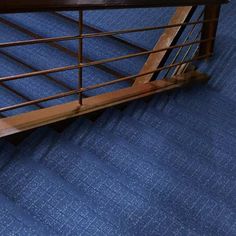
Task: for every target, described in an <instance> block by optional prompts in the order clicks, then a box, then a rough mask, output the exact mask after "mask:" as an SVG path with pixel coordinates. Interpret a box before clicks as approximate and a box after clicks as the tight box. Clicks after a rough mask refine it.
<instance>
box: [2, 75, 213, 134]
mask: <svg viewBox="0 0 236 236" xmlns="http://www.w3.org/2000/svg"><path fill="white" fill-rule="evenodd" d="M208 79H209V77H208V76H207V75H206V74H201V73H199V72H197V71H192V72H189V73H186V74H182V75H178V76H176V77H173V78H172V79H170V80H165V79H164V80H156V81H152V82H149V83H146V84H140V85H138V86H135V87H129V88H125V89H120V90H117V91H115V92H110V93H104V94H101V95H97V96H93V97H90V98H85V99H84V100H83V106H80V105H79V103H78V101H74V102H70V103H65V104H61V105H57V106H53V107H49V108H44V109H40V110H36V111H32V112H27V113H23V114H20V115H16V116H13V117H8V118H3V119H0V138H1V137H5V136H9V135H12V134H17V133H20V132H23V131H26V130H30V129H34V128H37V127H40V126H44V125H47V124H52V123H55V122H58V121H62V120H66V119H68V118H72V117H78V116H82V115H85V114H88V113H91V112H95V111H99V110H103V109H105V108H108V107H112V106H115V105H119V104H123V103H126V102H129V101H132V100H135V99H139V98H143V97H146V96H150V95H152V94H156V93H160V92H163V91H167V90H171V89H174V88H179V87H183V86H186V85H189V84H191V83H199V82H202V81H208Z"/></svg>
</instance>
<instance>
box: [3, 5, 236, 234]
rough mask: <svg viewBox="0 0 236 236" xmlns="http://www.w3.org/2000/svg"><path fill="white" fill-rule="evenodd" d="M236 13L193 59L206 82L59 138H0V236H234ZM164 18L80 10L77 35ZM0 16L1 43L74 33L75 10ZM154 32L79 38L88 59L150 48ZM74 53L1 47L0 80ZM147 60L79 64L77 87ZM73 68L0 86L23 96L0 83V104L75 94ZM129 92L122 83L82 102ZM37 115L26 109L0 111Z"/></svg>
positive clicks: (153, 12) (225, 16) (68, 46)
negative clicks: (210, 52)
mask: <svg viewBox="0 0 236 236" xmlns="http://www.w3.org/2000/svg"><path fill="white" fill-rule="evenodd" d="M235 8H236V2H231V3H230V4H228V5H227V6H224V7H223V9H222V16H221V20H220V25H219V31H218V39H217V42H216V53H215V57H213V58H212V59H211V60H209V61H208V62H203V63H200V64H198V67H199V69H201V70H202V71H204V72H207V73H209V74H210V75H211V76H212V79H211V80H210V82H209V83H208V84H207V85H205V86H202V87H198V88H194V89H189V90H178V91H175V92H172V93H168V94H162V95H157V96H154V97H153V98H152V99H151V100H150V101H146V102H144V101H136V102H132V103H131V104H129V105H128V106H127V107H126V108H125V109H122V110H120V109H115V108H112V109H108V110H106V111H105V112H104V113H103V114H102V115H100V116H99V117H98V118H97V119H96V120H95V121H94V120H93V121H92V120H89V119H86V118H80V119H78V120H77V121H75V122H73V123H72V124H71V125H70V126H69V127H68V128H67V129H66V130H64V131H63V132H61V133H59V132H57V131H56V130H54V129H52V128H48V127H44V128H40V129H38V130H36V131H34V132H33V133H32V134H31V135H29V136H28V137H27V138H26V139H25V140H24V141H23V142H21V143H20V144H18V145H13V144H10V143H9V141H7V140H4V139H2V140H0V235H4V236H5V235H42V236H43V235H109V236H110V235H122V236H123V235H124V236H126V235H127V236H128V235H135V236H136V235H138V236H139V235H140V236H141V235H147V236H151V235H153V236H156V235H160V236H162V235H167V236H169V235H180V236H184V235H189V236H190V235H191V236H192V235H209V236H223V235H229V236H233V235H236V154H235V153H236V121H235V115H236V104H235V101H236V93H235V88H236V84H235V78H236V74H235V72H236V70H235V55H236V54H235V51H236V44H235V40H236V30H235V27H234V26H235V22H236V21H235V20H236V15H235ZM173 12H174V9H172V8H169V9H148V10H147V9H145V10H144V9H135V10H109V11H88V12H86V13H85V26H84V30H85V31H86V32H88V33H89V32H95V31H96V30H103V31H111V30H118V29H122V28H132V27H145V26H151V25H156V24H165V23H166V22H168V19H169V18H170V16H171V14H173ZM0 17H1V19H3V20H1V23H0V30H1V32H2V34H1V39H0V41H1V42H5V41H14V40H25V39H30V38H32V37H33V38H34V37H35V38H37V37H40V36H43V37H52V36H59V35H70V34H72V35H73V34H76V32H77V29H78V28H77V27H78V26H77V25H76V24H77V22H76V21H77V19H78V13H77V12H58V13H37V14H35V13H34V14H10V15H1V16H0ZM137 17H139V19H140V21H137ZM118 19H119V20H118ZM4 22H5V23H4ZM6 22H8V23H9V22H10V23H11V27H9V26H8V24H6ZM137 24H138V25H137ZM14 25H17V26H20V27H18V28H17V29H16V27H14ZM29 31H32V32H33V34H31V35H29V34H28V32H29ZM160 34H161V32H158V33H157V32H149V33H148V34H144V33H141V34H136V33H135V34H127V35H122V36H119V38H111V37H105V38H97V39H94V40H88V41H87V42H86V44H85V54H86V58H87V59H89V60H101V59H104V58H108V57H115V56H121V55H125V54H127V53H134V52H139V51H140V50H141V49H140V48H146V49H150V48H152V47H153V45H154V44H155V42H156V39H157V37H158V36H159V35H160ZM123 40H126V41H128V42H130V43H133V44H134V46H131V45H129V46H127V45H126V44H125V43H124V42H123ZM77 47H78V45H77V43H76V42H70V41H68V42H66V43H65V42H64V43H58V44H57V45H56V46H55V45H46V44H45V45H44V44H42V45H40V46H37V47H36V46H27V47H25V50H22V49H21V48H18V47H16V48H14V49H1V50H0V54H1V56H0V65H1V70H0V76H1V77H4V76H9V75H12V74H19V73H27V72H30V71H33V70H42V69H48V68H52V67H55V66H57V67H60V66H65V65H70V64H76V63H77V57H76V49H77ZM170 58H172V59H173V56H171V57H170ZM145 59H146V58H145V57H139V58H135V59H132V60H125V61H120V62H115V63H109V64H106V65H105V66H106V68H105V70H104V68H101V67H91V68H88V69H86V70H85V72H84V78H85V79H84V85H85V86H89V85H94V84H96V83H101V82H106V81H110V80H112V79H115V78H116V77H119V76H121V75H122V76H127V75H129V74H134V73H137V72H138V71H139V70H140V68H141V67H142V65H143V63H144V62H145ZM114 71H116V72H117V74H114V73H113V72H114ZM77 73H78V72H77V71H76V70H74V71H67V72H60V73H53V74H50V75H49V76H35V77H33V78H29V79H23V80H16V81H10V82H6V83H5V84H6V85H7V86H9V87H10V88H12V89H15V90H17V91H19V92H20V93H21V94H22V95H23V96H20V95H15V94H14V93H13V92H12V91H11V90H10V89H7V87H6V86H0V93H1V100H0V105H1V106H8V105H13V104H15V103H17V102H24V101H27V97H28V98H29V99H38V98H42V97H45V96H50V95H53V94H55V93H61V92H66V91H68V89H70V88H72V89H74V88H76V87H77ZM129 85H130V84H129V83H128V82H123V83H120V84H116V85H112V86H109V87H105V88H101V89H98V90H94V91H89V92H87V93H86V94H85V95H87V96H91V95H96V94H100V93H103V92H107V91H113V90H116V89H119V88H124V87H127V86H129ZM74 99H75V97H73V96H72V97H68V98H63V99H58V100H52V101H50V102H46V103H42V104H40V105H41V106H42V107H48V106H52V105H56V104H60V103H64V102H68V101H71V100H74ZM35 109H38V107H37V106H35V105H34V106H30V107H26V108H21V109H18V110H15V111H11V112H10V111H9V112H5V113H3V114H2V115H7V116H11V115H14V114H17V113H19V112H26V111H31V110H35Z"/></svg>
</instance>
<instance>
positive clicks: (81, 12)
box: [78, 10, 83, 105]
mask: <svg viewBox="0 0 236 236" xmlns="http://www.w3.org/2000/svg"><path fill="white" fill-rule="evenodd" d="M79 36H80V38H79V53H78V64H79V75H78V77H79V78H78V80H79V81H78V90H81V89H82V87H83V67H81V66H82V65H83V37H82V36H83V11H82V10H80V11H79ZM79 104H80V105H83V94H82V92H80V93H79Z"/></svg>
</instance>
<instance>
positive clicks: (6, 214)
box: [0, 194, 55, 235]
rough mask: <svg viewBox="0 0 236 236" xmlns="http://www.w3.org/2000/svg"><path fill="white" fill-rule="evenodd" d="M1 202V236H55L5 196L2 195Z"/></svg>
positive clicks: (0, 195)
mask: <svg viewBox="0 0 236 236" xmlns="http://www.w3.org/2000/svg"><path fill="white" fill-rule="evenodd" d="M0 202H1V204H0V221H1V224H0V234H1V235H55V234H54V233H53V232H51V231H50V229H49V228H46V227H45V226H43V225H42V224H40V223H39V222H37V221H35V220H34V219H33V218H31V217H30V216H29V215H28V214H27V213H26V212H24V211H23V210H22V209H20V208H18V207H17V206H16V205H15V204H14V202H12V201H11V200H9V199H8V198H7V197H6V196H4V195H3V194H0Z"/></svg>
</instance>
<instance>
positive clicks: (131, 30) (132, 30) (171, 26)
mask: <svg viewBox="0 0 236 236" xmlns="http://www.w3.org/2000/svg"><path fill="white" fill-rule="evenodd" d="M217 21H218V18H215V19H209V20H201V21H192V22H184V23H179V24H172V25H163V26H154V27H146V28H137V29H126V30H119V31H110V32H103V33H91V34H83V35H82V37H83V38H96V37H104V36H114V35H118V34H130V33H138V32H144V31H154V30H161V29H167V28H175V27H180V26H188V25H196V24H204V23H210V22H217Z"/></svg>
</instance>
